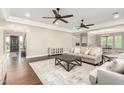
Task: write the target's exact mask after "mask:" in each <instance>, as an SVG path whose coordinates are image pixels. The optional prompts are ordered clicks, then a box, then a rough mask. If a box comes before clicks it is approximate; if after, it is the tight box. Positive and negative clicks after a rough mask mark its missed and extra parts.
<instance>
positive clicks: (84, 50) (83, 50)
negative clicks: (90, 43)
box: [80, 47, 88, 54]
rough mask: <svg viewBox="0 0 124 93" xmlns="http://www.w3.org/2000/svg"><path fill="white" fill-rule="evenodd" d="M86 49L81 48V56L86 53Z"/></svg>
mask: <svg viewBox="0 0 124 93" xmlns="http://www.w3.org/2000/svg"><path fill="white" fill-rule="evenodd" d="M87 49H88V47H81V50H80V52H81V54H84V53H85V52H86V51H87Z"/></svg>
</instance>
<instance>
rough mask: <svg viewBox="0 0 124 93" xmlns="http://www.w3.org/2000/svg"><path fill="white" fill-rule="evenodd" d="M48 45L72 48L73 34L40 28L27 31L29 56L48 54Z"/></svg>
mask: <svg viewBox="0 0 124 93" xmlns="http://www.w3.org/2000/svg"><path fill="white" fill-rule="evenodd" d="M48 47H62V48H64V49H69V48H71V47H72V34H71V33H67V32H60V31H53V30H48V29H39V28H31V29H30V31H29V32H27V57H32V56H40V55H46V54H47V49H48Z"/></svg>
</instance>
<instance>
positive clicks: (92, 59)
mask: <svg viewBox="0 0 124 93" xmlns="http://www.w3.org/2000/svg"><path fill="white" fill-rule="evenodd" d="M65 53H67V54H70V55H75V56H80V57H81V61H83V62H86V63H90V64H93V65H98V64H100V62H102V48H101V47H74V48H72V49H70V51H66V52H65Z"/></svg>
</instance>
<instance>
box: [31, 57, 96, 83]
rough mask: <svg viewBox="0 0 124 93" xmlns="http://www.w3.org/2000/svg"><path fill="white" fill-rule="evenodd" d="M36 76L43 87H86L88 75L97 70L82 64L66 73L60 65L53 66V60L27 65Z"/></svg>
mask: <svg viewBox="0 0 124 93" xmlns="http://www.w3.org/2000/svg"><path fill="white" fill-rule="evenodd" d="M29 64H30V66H31V67H32V68H33V70H34V72H35V73H36V75H37V76H38V77H39V79H40V80H41V81H42V83H43V84H44V85H87V84H90V82H89V73H90V72H91V71H92V70H94V69H95V68H97V67H96V66H93V65H90V64H86V63H82V66H75V67H74V68H73V69H72V70H71V71H69V72H67V71H66V70H65V69H64V68H63V67H61V66H60V65H56V66H55V59H49V60H44V61H38V62H33V63H29Z"/></svg>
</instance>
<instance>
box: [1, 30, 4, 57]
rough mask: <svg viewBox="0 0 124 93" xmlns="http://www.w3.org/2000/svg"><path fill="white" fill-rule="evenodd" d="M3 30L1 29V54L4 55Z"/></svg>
mask: <svg viewBox="0 0 124 93" xmlns="http://www.w3.org/2000/svg"><path fill="white" fill-rule="evenodd" d="M3 51H4V48H3V30H1V29H0V56H1V55H3Z"/></svg>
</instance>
